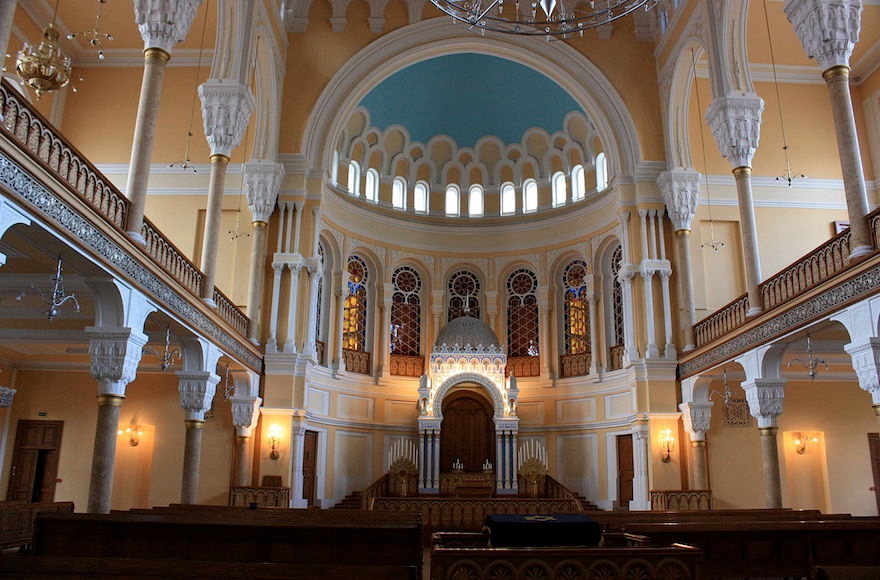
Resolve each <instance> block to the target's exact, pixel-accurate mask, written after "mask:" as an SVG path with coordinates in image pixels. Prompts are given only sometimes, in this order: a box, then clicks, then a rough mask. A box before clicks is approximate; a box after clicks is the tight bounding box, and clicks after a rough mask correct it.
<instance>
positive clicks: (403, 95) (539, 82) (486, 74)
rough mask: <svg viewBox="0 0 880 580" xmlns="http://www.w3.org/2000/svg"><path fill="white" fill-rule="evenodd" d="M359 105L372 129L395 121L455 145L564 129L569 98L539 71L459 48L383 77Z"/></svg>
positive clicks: (416, 136)
mask: <svg viewBox="0 0 880 580" xmlns="http://www.w3.org/2000/svg"><path fill="white" fill-rule="evenodd" d="M360 105H361V106H362V107H364V108H365V109H367V110H368V111H369V114H370V122H371V124H372V125H373V126H374V127H377V128H378V129H380V130H383V131H384V130H385V129H387V128H388V127H389V126H391V125H395V124H398V125H402V126H403V127H405V128H406V129H407V131H408V132H409V136H410V138H411V139H412V140H413V141H420V142H422V143H427V142H428V141H429V140H430V139H431V138H432V137H434V136H436V135H447V136H449V137H451V138H452V139H453V140H454V141H455V143H456V145H458V147H473V146H474V145H475V144H476V142H477V141H478V140H479V139H480V138H481V137H484V136H486V135H494V136H496V137H498V138H499V139H500V140H501V141H502V142H503V143H507V144H511V143H519V142H520V140H521V139H522V136H523V133H524V132H525V131H526V130H527V129H530V128H532V127H540V128H543V129H545V130H546V131H547V133H549V134H551V135H552V134H553V133H554V132H556V131H561V130H563V129H564V126H563V121H564V120H565V117H566V115H568V114H569V113H571V112H572V111H578V112H583V109H582V108H581V107H580V106H579V105H578V104H577V102H576V101H575V100H574V99H573V98H572V97H571V95H569V94H568V93H567V92H566V91H565V90H563V89H562V87H560V86H559V85H557V84H556V83H555V82H553V81H552V80H550V79H549V78H547V77H546V76H544V75H543V74H541V73H539V72H537V71H535V70H533V69H531V68H529V67H527V66H524V65H521V64H518V63H516V62H513V61H511V60H507V59H504V58H499V57H494V56H489V55H485V54H475V53H460V54H451V55H446V56H440V57H436V58H432V59H429V60H425V61H422V62H419V63H416V64H414V65H412V66H409V67H407V68H405V69H403V70H400V71H398V72H397V73H395V74H393V75H391V76H390V77H388V78H387V79H385V80H384V81H382V82H381V83H380V84H379V85H378V86H376V87H375V88H374V89H373V90H372V91H370V93H369V94H367V96H365V97H364V98H363V100H362V101H361V103H360Z"/></svg>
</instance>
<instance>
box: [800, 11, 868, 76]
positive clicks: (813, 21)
mask: <svg viewBox="0 0 880 580" xmlns="http://www.w3.org/2000/svg"><path fill="white" fill-rule="evenodd" d="M783 10H785V14H786V16H788V19H789V21H791V23H792V25H793V26H794V31H795V34H797V36H798V38H800V40H801V44H802V45H803V47H804V51H806V53H807V56H809V57H810V58H812V59H815V60H816V62H818V63H819V65H820V66H821V67H822V70H823V71H825V70H828V69H829V68H832V67H835V66H847V67H848V66H849V57H850V56H851V55H852V51H853V47H854V46H855V44H856V42H857V41H858V40H859V28H860V27H861V20H862V1H861V0H785V4H784V6H783Z"/></svg>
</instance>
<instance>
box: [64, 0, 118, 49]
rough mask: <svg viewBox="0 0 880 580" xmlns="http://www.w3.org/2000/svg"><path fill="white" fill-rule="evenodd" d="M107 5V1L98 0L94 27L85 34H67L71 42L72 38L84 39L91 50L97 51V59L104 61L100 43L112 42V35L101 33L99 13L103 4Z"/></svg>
mask: <svg viewBox="0 0 880 580" xmlns="http://www.w3.org/2000/svg"><path fill="white" fill-rule="evenodd" d="M106 3H107V0H98V15H97V16H96V17H95V25H94V26H93V27H92V29H91V30H87V31H86V32H74V33H72V34H68V35H67V38H69V39H70V40H73V39H74V38H84V39H85V40H86V42H88V44H89V46H91V47H92V48H97V49H98V58H99V59H101V60H104V48H103V46H102V43H103V42H104V41H105V40H113V35H112V34H107V33H106V32H101V28H100V26H101V11H102V10H103V9H104V4H106Z"/></svg>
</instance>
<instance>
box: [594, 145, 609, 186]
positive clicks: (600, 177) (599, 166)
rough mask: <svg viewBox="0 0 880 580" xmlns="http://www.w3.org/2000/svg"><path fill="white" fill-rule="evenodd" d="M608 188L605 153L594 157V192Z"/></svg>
mask: <svg viewBox="0 0 880 580" xmlns="http://www.w3.org/2000/svg"><path fill="white" fill-rule="evenodd" d="M606 187H608V159H607V158H606V157H605V153H604V152H603V153H599V154H598V155H596V190H597V191H602V190H603V189H605V188H606Z"/></svg>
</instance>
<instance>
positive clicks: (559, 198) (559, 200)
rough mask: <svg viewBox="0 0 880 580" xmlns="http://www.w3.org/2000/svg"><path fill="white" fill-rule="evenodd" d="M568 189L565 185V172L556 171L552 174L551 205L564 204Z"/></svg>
mask: <svg viewBox="0 0 880 580" xmlns="http://www.w3.org/2000/svg"><path fill="white" fill-rule="evenodd" d="M567 197H568V189H567V188H566V186H565V174H564V173H563V172H561V171H557V172H556V173H554V174H553V207H559V206H560V205H565V200H566V198H567Z"/></svg>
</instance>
